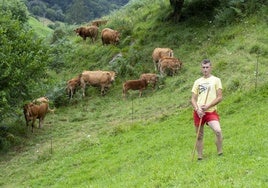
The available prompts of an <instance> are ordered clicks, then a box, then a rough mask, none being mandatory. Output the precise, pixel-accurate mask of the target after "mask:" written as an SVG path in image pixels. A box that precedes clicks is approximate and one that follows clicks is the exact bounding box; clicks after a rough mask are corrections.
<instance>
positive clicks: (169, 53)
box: [152, 48, 173, 71]
mask: <svg viewBox="0 0 268 188" xmlns="http://www.w3.org/2000/svg"><path fill="white" fill-rule="evenodd" d="M163 57H173V50H172V49H170V48H155V49H154V51H153V53H152V58H153V62H154V66H155V70H156V71H159V69H158V67H159V66H158V63H159V60H160V59H161V58H163Z"/></svg>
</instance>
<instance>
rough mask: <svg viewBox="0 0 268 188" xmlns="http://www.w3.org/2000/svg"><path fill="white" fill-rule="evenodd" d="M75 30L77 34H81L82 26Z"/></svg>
mask: <svg viewBox="0 0 268 188" xmlns="http://www.w3.org/2000/svg"><path fill="white" fill-rule="evenodd" d="M74 32H75V33H76V35H80V32H81V27H79V28H76V29H75V30H74Z"/></svg>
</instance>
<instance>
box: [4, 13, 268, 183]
mask: <svg viewBox="0 0 268 188" xmlns="http://www.w3.org/2000/svg"><path fill="white" fill-rule="evenodd" d="M151 10H152V11H153V9H151ZM258 20H259V19H257V17H252V18H250V19H247V20H245V22H243V23H241V24H238V25H236V26H230V27H226V28H221V29H217V28H213V27H211V28H210V27H208V26H206V28H205V29H204V28H202V27H199V28H198V27H196V28H189V27H188V28H187V27H185V26H183V24H182V25H181V26H178V25H175V26H170V25H168V24H166V26H167V27H166V28H165V29H163V28H162V29H161V32H163V33H160V30H158V33H159V35H163V36H166V38H165V39H164V40H163V41H165V40H166V41H169V40H170V39H169V38H168V37H169V36H168V35H166V34H165V32H166V33H170V34H171V35H172V33H173V35H172V37H179V39H180V40H178V41H179V47H176V45H177V43H175V44H172V45H173V47H175V48H174V51H175V54H176V55H177V56H179V57H180V58H181V59H183V61H184V70H182V72H181V74H180V75H178V76H176V77H174V78H167V79H166V80H165V86H164V88H162V89H159V90H157V91H155V92H151V91H150V90H147V91H146V92H145V93H144V97H142V98H141V99H138V98H137V93H135V92H132V93H131V96H130V98H129V99H128V100H126V101H123V100H121V82H120V81H117V83H116V85H115V86H114V87H113V88H112V89H111V91H110V92H109V93H108V95H107V96H105V97H100V96H99V93H97V92H96V91H95V89H94V88H93V89H89V90H88V94H90V96H88V97H86V98H85V99H84V100H81V99H80V98H79V97H78V96H79V95H78V96H76V97H77V98H76V99H75V100H74V102H73V103H72V104H70V106H69V107H65V108H59V109H58V110H57V112H56V114H55V115H52V114H49V115H48V118H47V120H46V127H45V128H44V130H38V131H37V132H36V133H35V134H34V135H32V134H31V133H29V135H28V136H29V138H30V140H29V143H28V147H26V148H22V151H21V152H19V153H18V152H15V153H10V154H9V155H7V156H6V157H11V159H9V160H4V159H3V160H2V161H1V163H0V166H1V175H0V177H1V178H0V185H2V186H3V187H18V186H19V187H20V186H22V187H50V186H54V187H86V186H89V187H107V186H109V187H192V186H200V187H265V186H267V183H268V179H267V167H266V164H267V162H268V161H267V152H266V151H265V148H267V139H266V135H267V128H266V119H267V117H266V115H265V113H264V112H265V109H266V108H267V107H266V105H267V97H268V87H267V77H268V66H267V64H265V62H267V47H265V44H266V45H267V39H265V37H264V36H267V26H266V25H265V24H264V23H263V22H261V21H258ZM139 24H140V23H139ZM139 24H137V25H139ZM141 25H142V24H140V25H139V27H140V28H142V27H141ZM137 27H138V26H136V27H135V28H134V29H136V30H141V29H137ZM144 27H146V26H144ZM155 27H156V28H157V26H155ZM174 31H177V32H174ZM193 31H194V32H193ZM140 32H141V33H142V30H141V31H140ZM206 32H207V33H209V34H207V33H206ZM176 33H179V34H176ZM150 34H152V35H155V34H156V33H150ZM141 35H142V34H141ZM144 35H148V34H146V32H144ZM208 36H209V37H208ZM148 37H149V36H148ZM187 37H188V39H187V40H185V39H184V38H187ZM163 41H161V42H162V43H163V45H167V44H169V43H168V42H167V43H164V42H163ZM180 41H182V42H181V43H180ZM186 41H191V42H190V43H186ZM96 45H100V44H96ZM156 45H157V42H152V43H151V44H148V45H147V46H143V48H149V49H151V48H153V46H156ZM84 46H85V45H84V44H83V47H84ZM197 46H198V47H197ZM254 46H261V47H264V49H263V50H264V51H266V55H265V53H263V55H261V56H260V57H259V59H258V60H259V63H260V71H259V72H260V74H259V82H258V84H259V86H258V89H257V92H256V91H255V90H254V84H255V77H254V70H255V69H254V68H255V63H256V55H254V54H252V53H250V51H252V49H254ZM92 48H93V47H92ZM148 51H150V50H148ZM207 55H208V56H209V57H210V58H211V59H212V60H213V61H214V62H215V64H214V66H215V70H214V73H215V75H218V76H219V77H221V78H222V82H223V84H224V87H225V90H224V96H225V98H224V101H223V102H222V103H221V104H220V105H219V111H220V114H221V117H222V120H221V123H222V129H223V133H224V156H223V157H220V158H219V157H218V156H217V155H216V152H215V146H214V137H213V134H212V132H211V131H210V130H209V128H206V130H205V151H204V152H205V156H204V160H203V161H202V162H201V163H197V162H195V161H194V162H192V161H191V157H192V149H193V146H194V142H195V135H194V129H193V126H192V117H191V107H190V105H189V98H190V89H191V86H192V83H193V81H194V79H196V78H197V77H198V74H197V73H198V71H199V67H198V66H197V65H198V64H197V63H196V62H199V61H200V60H201V59H202V58H203V57H205V56H207ZM148 57H149V54H148ZM146 60H147V59H145V61H146ZM260 85H263V86H260ZM265 85H266V86H265ZM265 118H266V119H265Z"/></svg>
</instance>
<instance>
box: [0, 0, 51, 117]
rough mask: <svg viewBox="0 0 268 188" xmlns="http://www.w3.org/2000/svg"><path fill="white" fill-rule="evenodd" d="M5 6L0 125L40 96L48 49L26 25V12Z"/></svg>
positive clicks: (0, 36)
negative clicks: (34, 97)
mask: <svg viewBox="0 0 268 188" xmlns="http://www.w3.org/2000/svg"><path fill="white" fill-rule="evenodd" d="M8 5H10V6H9V7H11V8H10V9H9V8H7V7H8V6H7V4H0V6H1V10H4V11H2V12H1V13H0V41H1V42H0V59H1V63H0V90H1V92H0V98H1V100H0V121H2V120H3V118H6V117H8V116H11V115H13V116H15V115H16V114H17V113H16V111H17V109H20V108H21V106H22V104H23V103H22V102H23V101H25V100H26V99H28V98H29V96H36V95H40V93H41V92H40V86H42V85H44V84H46V81H45V79H46V67H47V62H48V59H49V58H48V49H47V48H46V46H45V45H44V44H43V42H42V40H40V39H38V38H37V36H35V35H34V32H33V31H32V30H31V29H30V28H29V25H28V24H27V22H26V21H27V16H26V12H25V10H26V9H25V10H24V9H20V6H18V5H19V4H18V3H14V4H8ZM3 7H4V8H3ZM12 7H16V8H12ZM22 8H24V7H23V6H22ZM14 10H15V11H14Z"/></svg>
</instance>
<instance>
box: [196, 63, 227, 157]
mask: <svg viewBox="0 0 268 188" xmlns="http://www.w3.org/2000/svg"><path fill="white" fill-rule="evenodd" d="M211 66H212V64H211V62H210V60H208V59H204V60H203V61H202V62H201V70H202V73H203V76H202V77H201V78H199V79H197V80H196V81H195V82H194V85H193V88H192V99H191V103H192V106H193V108H194V112H193V118H194V124H195V129H196V133H197V134H198V129H199V126H200V129H199V135H198V136H197V141H196V148H197V154H198V160H202V158H203V136H204V124H207V125H208V126H209V127H210V128H211V129H212V130H213V131H214V133H215V136H216V146H217V152H218V155H219V156H220V155H222V154H223V151H222V131H221V126H220V122H219V115H218V114H217V104H218V103H219V102H221V101H222V84H221V80H220V78H217V77H215V76H213V75H211V69H212V68H211Z"/></svg>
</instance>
